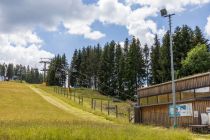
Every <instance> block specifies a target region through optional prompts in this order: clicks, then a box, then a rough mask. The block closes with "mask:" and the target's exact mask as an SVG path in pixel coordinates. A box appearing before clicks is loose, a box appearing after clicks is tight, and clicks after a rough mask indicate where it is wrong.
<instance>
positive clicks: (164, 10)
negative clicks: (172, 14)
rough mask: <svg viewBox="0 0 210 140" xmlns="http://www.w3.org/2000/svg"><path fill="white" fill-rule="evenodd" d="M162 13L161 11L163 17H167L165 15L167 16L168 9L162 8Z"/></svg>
mask: <svg viewBox="0 0 210 140" xmlns="http://www.w3.org/2000/svg"><path fill="white" fill-rule="evenodd" d="M160 13H161V16H162V17H165V16H167V10H166V9H165V8H164V9H161V10H160Z"/></svg>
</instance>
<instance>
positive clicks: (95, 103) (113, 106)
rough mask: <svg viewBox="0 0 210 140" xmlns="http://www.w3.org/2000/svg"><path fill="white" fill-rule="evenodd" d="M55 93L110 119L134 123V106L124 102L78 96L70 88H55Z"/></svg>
mask: <svg viewBox="0 0 210 140" xmlns="http://www.w3.org/2000/svg"><path fill="white" fill-rule="evenodd" d="M54 92H55V93H57V94H60V95H63V96H65V97H66V98H68V99H70V100H72V101H74V102H76V103H78V104H79V105H81V106H84V107H87V108H90V109H92V110H95V111H99V112H102V113H104V114H106V115H108V116H110V117H115V118H119V119H120V118H122V119H126V120H127V121H129V122H133V119H134V111H133V106H132V105H127V106H126V105H124V104H125V103H124V102H114V101H113V100H111V99H103V98H90V97H84V96H82V95H78V94H77V93H76V92H72V91H70V89H69V88H62V87H57V86H56V87H54Z"/></svg>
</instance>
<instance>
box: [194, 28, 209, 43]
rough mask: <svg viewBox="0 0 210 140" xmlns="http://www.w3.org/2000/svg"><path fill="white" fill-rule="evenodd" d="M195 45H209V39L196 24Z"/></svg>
mask: <svg viewBox="0 0 210 140" xmlns="http://www.w3.org/2000/svg"><path fill="white" fill-rule="evenodd" d="M193 33H194V36H193V46H194V47H195V46H197V45H198V44H205V45H206V46H207V47H208V39H206V38H205V37H204V36H203V33H202V31H201V29H200V28H199V27H198V26H196V27H195V30H194V31H193Z"/></svg>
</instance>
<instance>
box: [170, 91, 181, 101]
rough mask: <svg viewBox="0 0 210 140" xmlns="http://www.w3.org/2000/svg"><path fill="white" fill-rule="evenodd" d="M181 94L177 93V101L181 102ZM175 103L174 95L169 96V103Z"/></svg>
mask: <svg viewBox="0 0 210 140" xmlns="http://www.w3.org/2000/svg"><path fill="white" fill-rule="evenodd" d="M180 99H181V92H177V93H176V101H181V100H180ZM172 101H173V95H172V93H170V94H169V102H172Z"/></svg>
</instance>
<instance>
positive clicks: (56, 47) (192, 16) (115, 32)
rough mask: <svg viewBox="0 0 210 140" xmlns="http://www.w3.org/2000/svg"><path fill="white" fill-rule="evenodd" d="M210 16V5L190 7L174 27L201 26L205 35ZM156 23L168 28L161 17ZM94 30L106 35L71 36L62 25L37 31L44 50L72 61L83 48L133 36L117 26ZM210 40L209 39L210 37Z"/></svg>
mask: <svg viewBox="0 0 210 140" xmlns="http://www.w3.org/2000/svg"><path fill="white" fill-rule="evenodd" d="M84 2H85V3H87V4H90V3H95V2H96V0H84ZM209 15H210V4H206V5H203V6H200V7H199V6H188V7H187V8H186V10H185V11H184V12H181V13H178V14H176V15H175V16H174V17H173V27H176V26H182V25H184V24H186V25H189V26H190V27H192V28H195V26H199V27H200V28H201V29H202V31H203V33H204V34H205V35H206V33H205V25H206V23H207V17H208V16H209ZM151 19H153V20H154V21H155V22H156V23H157V26H158V28H161V27H162V26H164V27H165V28H166V29H167V28H168V22H167V19H165V18H162V17H160V15H158V16H157V17H153V18H151ZM92 28H93V29H96V30H100V31H102V32H103V33H105V34H106V37H103V38H101V39H99V40H91V39H86V38H84V37H83V36H81V35H71V34H65V31H66V30H65V29H64V27H63V26H62V25H61V26H60V27H59V32H53V33H51V32H47V31H44V30H42V29H36V32H37V34H38V36H40V37H41V38H42V39H43V40H44V41H45V44H44V45H43V49H45V50H47V51H50V52H52V53H55V54H56V53H65V54H66V55H67V57H68V59H69V60H70V59H71V57H72V54H73V52H74V50H75V49H78V48H82V47H85V46H88V45H96V44H97V43H100V44H102V45H103V44H105V43H106V42H110V41H111V40H115V41H116V42H122V41H124V40H125V38H126V37H128V38H130V37H131V35H129V34H128V30H127V29H126V27H124V26H121V25H115V24H103V23H101V22H99V21H96V22H94V23H93V24H92ZM208 38H209V37H208Z"/></svg>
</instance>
